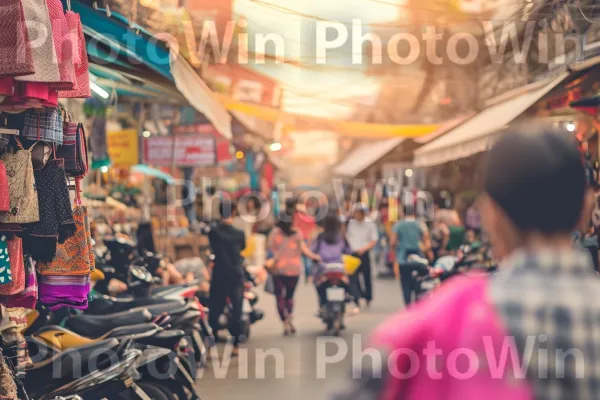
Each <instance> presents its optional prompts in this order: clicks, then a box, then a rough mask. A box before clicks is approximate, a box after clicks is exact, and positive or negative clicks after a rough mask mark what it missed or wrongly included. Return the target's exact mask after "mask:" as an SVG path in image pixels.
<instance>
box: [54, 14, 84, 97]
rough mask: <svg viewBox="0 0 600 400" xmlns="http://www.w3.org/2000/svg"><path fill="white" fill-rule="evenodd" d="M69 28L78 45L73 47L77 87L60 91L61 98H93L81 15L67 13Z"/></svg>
mask: <svg viewBox="0 0 600 400" xmlns="http://www.w3.org/2000/svg"><path fill="white" fill-rule="evenodd" d="M65 18H66V19H67V27H68V29H69V33H70V37H72V38H77V43H72V45H73V64H75V77H76V82H75V87H74V88H73V90H69V91H60V92H59V95H60V97H61V98H88V97H91V95H92V91H91V89H90V74H89V69H88V55H87V50H86V46H85V37H84V36H83V26H82V25H81V18H80V17H79V14H76V13H74V12H73V11H67V13H66V15H65Z"/></svg>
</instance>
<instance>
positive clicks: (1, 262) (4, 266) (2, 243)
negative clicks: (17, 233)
mask: <svg viewBox="0 0 600 400" xmlns="http://www.w3.org/2000/svg"><path fill="white" fill-rule="evenodd" d="M10 282H12V275H11V274H10V256H9V255H8V242H7V240H6V236H1V237H0V285H2V284H5V283H10Z"/></svg>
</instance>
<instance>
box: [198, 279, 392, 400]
mask: <svg viewBox="0 0 600 400" xmlns="http://www.w3.org/2000/svg"><path fill="white" fill-rule="evenodd" d="M374 283H375V287H374V289H375V290H374V295H375V299H374V300H373V303H372V304H371V308H370V309H364V310H363V312H361V313H360V314H359V315H357V316H354V317H350V318H347V320H346V327H347V329H346V331H344V332H343V333H342V334H341V338H343V339H344V340H345V341H346V342H347V343H348V354H347V356H346V357H345V358H344V359H343V360H342V361H340V362H337V363H332V364H331V365H327V366H326V369H325V370H324V371H325V376H326V378H325V379H317V373H318V371H317V351H318V350H317V346H318V345H317V340H318V338H319V337H321V338H322V340H325V339H327V338H325V337H324V336H323V332H324V326H323V324H322V323H321V321H320V320H319V319H317V318H316V317H315V315H314V313H315V310H316V309H317V305H316V303H317V302H316V294H315V292H314V288H313V286H312V285H304V284H299V287H298V290H297V291H296V296H295V300H296V310H297V312H296V317H295V321H296V328H297V329H298V334H297V335H296V337H284V336H283V335H282V328H281V324H280V321H279V318H278V316H277V311H276V309H275V299H274V298H273V297H272V296H270V295H268V294H265V293H264V292H263V291H262V289H259V290H258V291H259V293H260V296H261V302H260V307H261V308H263V309H264V310H265V314H266V315H265V319H264V320H262V321H260V322H258V323H257V324H255V325H254V326H253V327H252V337H251V339H250V342H249V343H248V346H247V349H248V357H247V360H248V362H245V361H244V357H241V358H240V359H234V360H232V361H231V365H230V368H229V369H228V370H227V374H226V375H225V372H224V371H225V369H224V368H223V372H222V373H223V375H221V376H225V378H222V379H217V378H215V375H217V376H218V374H219V373H220V372H221V371H220V370H219V369H218V367H217V369H215V368H213V367H214V366H213V365H212V364H210V363H209V365H208V366H207V368H206V370H205V372H204V376H203V377H201V378H199V379H198V384H197V387H198V392H199V393H200V395H201V396H202V398H203V399H208V400H211V399H218V398H223V395H224V394H225V393H226V394H227V398H229V399H246V400H254V399H261V400H262V399H265V398H272V399H277V400H279V399H285V400H301V399H302V400H305V399H315V400H316V399H325V398H327V395H328V394H329V393H331V391H332V390H334V389H335V388H339V385H340V383H343V379H344V378H346V377H347V376H348V374H349V373H350V371H351V365H352V356H351V354H352V349H353V341H355V342H356V344H355V346H357V345H358V343H360V342H359V340H361V339H363V340H364V339H366V338H367V337H368V333H369V332H371V331H372V329H373V328H374V327H375V326H377V324H378V323H379V322H381V321H382V320H384V319H385V318H386V317H387V316H389V315H391V314H392V313H394V312H395V311H396V310H398V309H399V307H401V306H402V299H401V292H400V288H399V284H398V282H396V281H392V280H381V279H375V282H374ZM336 347H337V345H336V344H335V343H331V344H327V345H326V349H327V351H326V355H327V356H328V357H330V356H332V355H333V353H334V352H335V349H336ZM269 349H279V350H281V352H282V353H283V360H284V361H283V371H281V370H280V371H275V367H276V364H277V363H278V362H277V361H275V360H276V358H275V357H273V356H267V357H265V360H266V361H265V362H264V363H263V362H259V363H257V362H256V354H257V353H258V352H259V351H261V350H262V351H265V352H268V351H269ZM222 351H223V349H222V348H220V349H219V353H220V354H222ZM267 354H268V353H267ZM240 363H243V364H244V365H245V366H247V369H244V366H242V365H240ZM279 364H280V365H279V367H280V368H281V362H280V363H279ZM257 365H258V368H257ZM261 365H264V378H262V377H261V373H262V371H261ZM321 368H323V363H321ZM240 369H242V371H240ZM246 371H247V376H248V378H247V379H244V378H242V379H240V372H241V375H242V377H243V376H244V374H245V373H246ZM276 374H279V377H277V375H276Z"/></svg>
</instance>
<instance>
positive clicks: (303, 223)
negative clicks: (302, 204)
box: [293, 211, 317, 240]
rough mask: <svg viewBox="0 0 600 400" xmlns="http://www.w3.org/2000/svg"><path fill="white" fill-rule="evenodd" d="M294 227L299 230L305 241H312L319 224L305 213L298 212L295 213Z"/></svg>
mask: <svg viewBox="0 0 600 400" xmlns="http://www.w3.org/2000/svg"><path fill="white" fill-rule="evenodd" d="M293 224H294V227H295V228H297V229H298V230H299V231H300V232H301V233H302V236H303V237H304V239H306V240H311V239H312V237H313V233H314V232H315V230H316V229H317V223H316V221H315V219H314V218H313V217H311V216H310V215H308V214H305V213H303V212H300V211H297V212H295V213H294V221H293Z"/></svg>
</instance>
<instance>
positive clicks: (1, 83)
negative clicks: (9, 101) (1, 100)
mask: <svg viewBox="0 0 600 400" xmlns="http://www.w3.org/2000/svg"><path fill="white" fill-rule="evenodd" d="M14 93H15V81H14V79H13V78H10V77H6V78H0V95H2V96H12V95H13V94H14Z"/></svg>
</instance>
